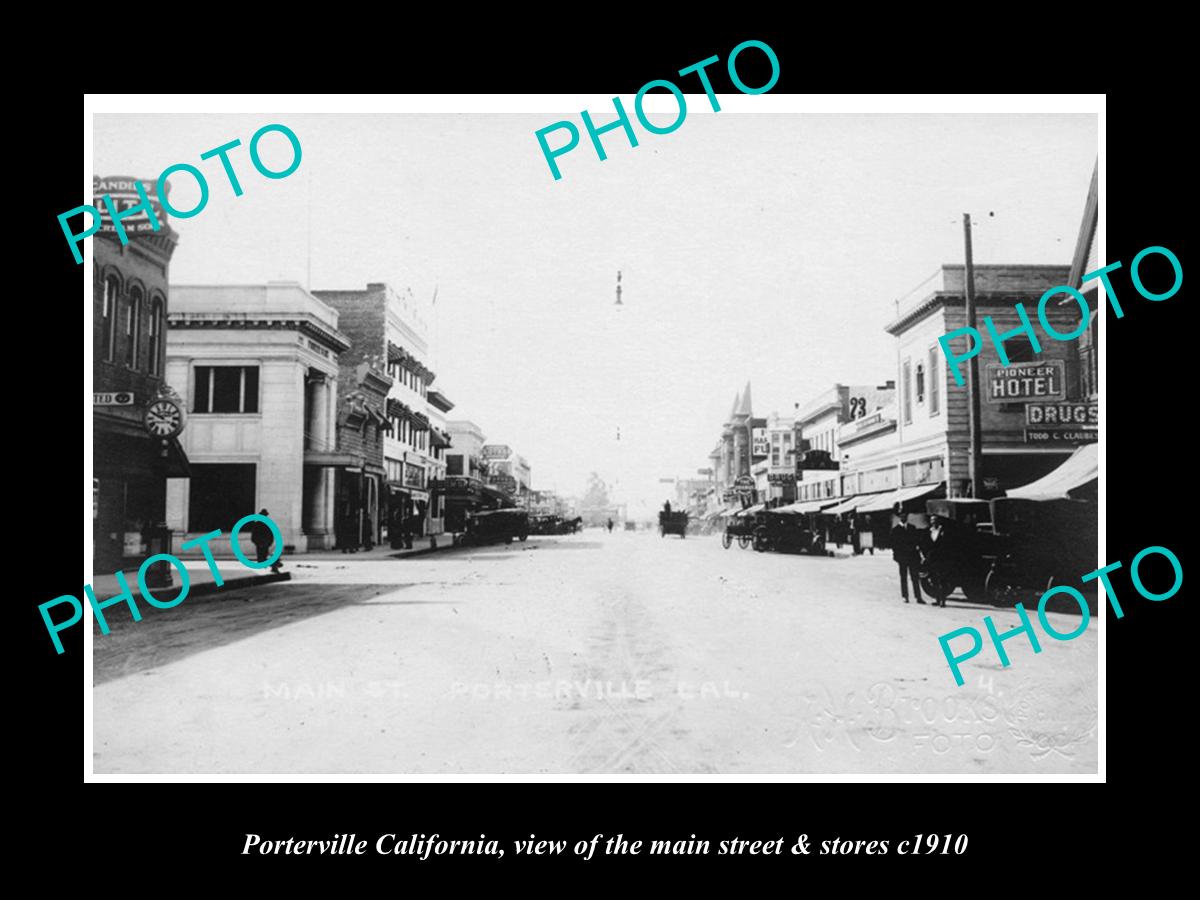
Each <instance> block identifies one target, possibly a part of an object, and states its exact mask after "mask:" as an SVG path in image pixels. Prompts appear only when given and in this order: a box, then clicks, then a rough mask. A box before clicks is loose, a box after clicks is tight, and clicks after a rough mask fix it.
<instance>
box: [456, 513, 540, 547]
mask: <svg viewBox="0 0 1200 900" xmlns="http://www.w3.org/2000/svg"><path fill="white" fill-rule="evenodd" d="M527 537H529V513H527V512H526V511H525V510H523V509H494V510H484V511H481V512H476V513H471V514H470V515H468V516H467V530H466V532H465V533H464V534H463V536H462V539H461V541H460V543H463V544H497V543H509V542H511V541H512V539H513V538H517V539H518V540H522V541H523V540H525V539H526V538H527Z"/></svg>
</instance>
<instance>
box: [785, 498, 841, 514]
mask: <svg viewBox="0 0 1200 900" xmlns="http://www.w3.org/2000/svg"><path fill="white" fill-rule="evenodd" d="M841 502H842V498H841V497H825V498H824V499H821V500H801V501H799V502H797V503H789V504H788V505H787V506H781V507H779V508H778V509H776V510H772V512H781V513H815V512H821V511H822V510H824V511H826V512H828V511H829V509H828V508H829V507H831V506H837V505H838V504H839V503H841Z"/></svg>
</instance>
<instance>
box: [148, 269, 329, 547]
mask: <svg viewBox="0 0 1200 900" xmlns="http://www.w3.org/2000/svg"><path fill="white" fill-rule="evenodd" d="M171 294H172V303H171V311H170V314H169V316H168V323H169V326H170V328H169V331H168V334H167V379H168V380H169V381H170V382H172V383H174V384H179V385H181V386H186V390H185V392H184V400H185V402H186V404H187V411H188V428H187V430H186V431H185V432H184V435H183V441H184V447H185V449H186V451H187V454H188V458H189V459H190V460H191V477H190V478H189V479H171V480H170V482H169V483H168V487H167V520H168V523H169V525H170V527H171V529H172V531H173V532H174V534H175V535H176V538H177V545H178V542H181V541H185V540H190V539H192V538H195V537H198V536H200V535H203V534H205V533H207V532H209V531H212V530H214V529H220V530H221V531H222V532H223V534H222V536H221V538H220V539H218V540H216V541H213V542H212V546H213V547H214V548H215V549H216V550H217V551H218V552H226V553H228V552H229V544H228V540H229V538H228V532H229V530H230V528H231V526H232V525H233V524H234V523H235V522H236V521H237V520H238V519H240V518H241V517H242V516H245V515H247V514H248V513H253V512H257V511H258V510H259V509H264V508H265V509H267V511H268V513H269V515H270V516H271V518H272V519H273V520H274V522H275V523H276V525H278V526H279V529H280V531H281V532H282V534H283V542H284V547H285V549H286V550H287V551H288V552H296V553H304V552H306V551H308V550H324V549H329V548H330V547H332V546H333V543H334V527H333V525H334V506H335V504H334V477H333V472H334V469H335V468H336V465H337V461H336V460H335V459H333V458H331V453H332V452H333V451H335V449H336V441H337V435H336V430H337V404H338V375H339V367H338V355H339V354H340V353H342V352H344V351H345V350H347V349H348V348H349V346H350V342H349V340H347V339H346V337H345V336H344V335H343V334H342V333H341V332H340V331H339V330H338V312H337V310H335V309H333V308H332V307H330V306H329V305H327V304H326V303H323V302H322V301H321V300H320V299H318V298H317V297H315V296H313V295H312V294H310V293H309V292H308V291H306V290H305V289H304V288H302V287H301V286H300V285H299V284H297V283H295V282H278V281H273V282H270V283H268V284H265V285H173V286H172V288H171ZM242 540H243V543H244V544H245V545H246V547H247V548H248V547H249V539H248V536H247V535H246V533H245V532H243V534H242Z"/></svg>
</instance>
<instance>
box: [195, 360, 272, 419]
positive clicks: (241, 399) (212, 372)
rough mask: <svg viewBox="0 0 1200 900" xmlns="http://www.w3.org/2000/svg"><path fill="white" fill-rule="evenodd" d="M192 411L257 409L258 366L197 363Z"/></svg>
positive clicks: (252, 411) (242, 410)
mask: <svg viewBox="0 0 1200 900" xmlns="http://www.w3.org/2000/svg"><path fill="white" fill-rule="evenodd" d="M192 400H193V402H192V412H197V413H256V412H258V366H196V390H195V392H194V393H193V395H192Z"/></svg>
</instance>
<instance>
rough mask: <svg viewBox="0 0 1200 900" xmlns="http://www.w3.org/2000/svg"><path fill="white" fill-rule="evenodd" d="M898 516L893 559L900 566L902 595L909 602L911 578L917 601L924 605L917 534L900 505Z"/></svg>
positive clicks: (892, 535) (894, 529)
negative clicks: (918, 571) (918, 572)
mask: <svg viewBox="0 0 1200 900" xmlns="http://www.w3.org/2000/svg"><path fill="white" fill-rule="evenodd" d="M896 518H897V523H896V524H895V525H893V526H892V534H891V539H892V559H894V560H896V565H897V566H899V568H900V596H901V597H903V598H904V602H905V603H907V602H908V580H909V579H910V578H911V579H912V586H913V593H914V594H915V595H916V598H917V602H918V603H920V604H921V605H922V606H924V605H925V601H924V600H922V599H921V582H920V579H919V576H918V574H917V569H918V568H919V567H920V565H921V552H920V549H919V548H918V545H917V534H916V532H915V529H912V528H909V527H908V515H907V514H906V513H904V512H902V511H901V509H900V508H899V506H897V509H896Z"/></svg>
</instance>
